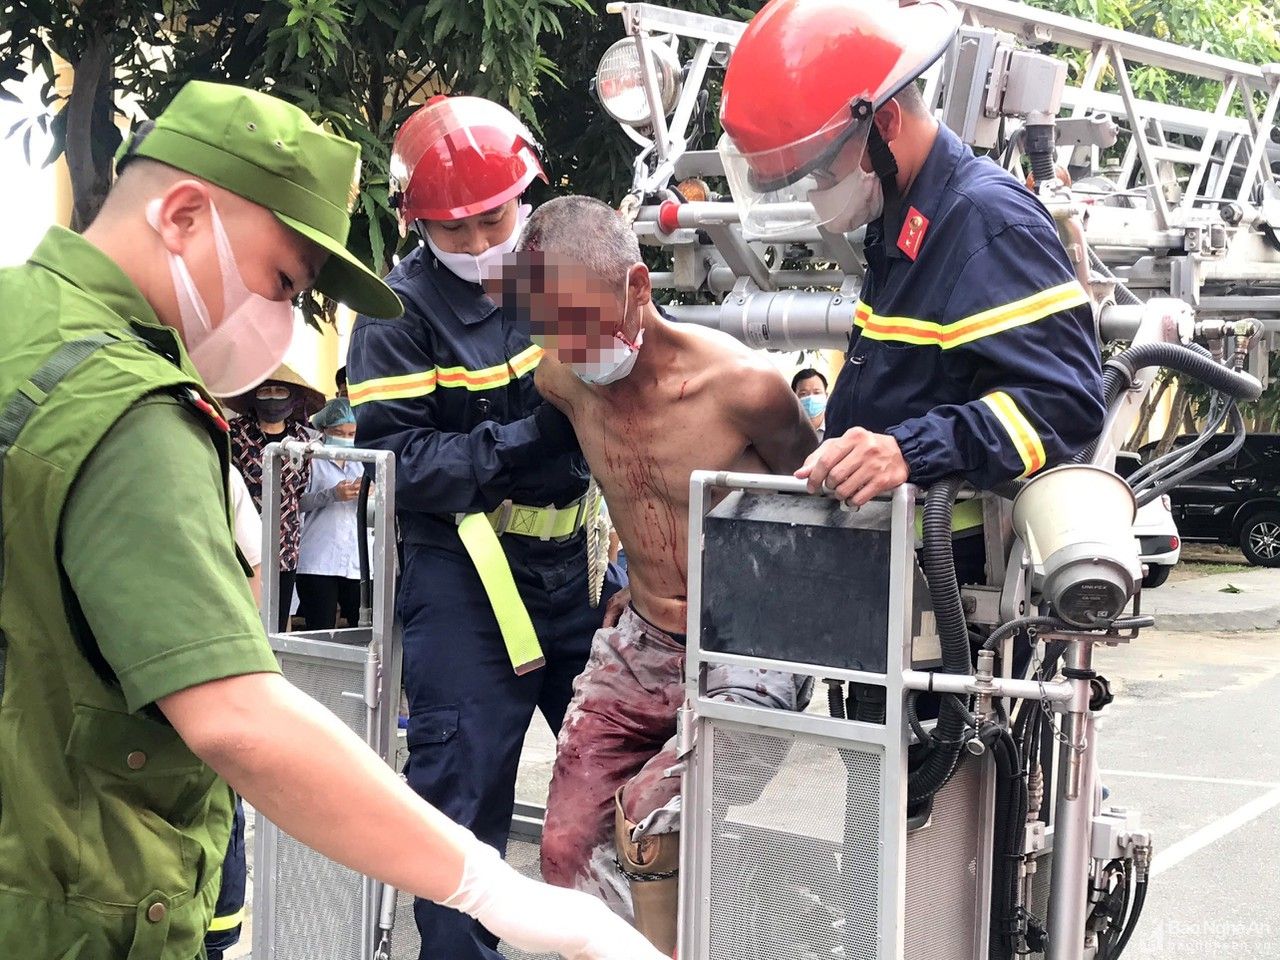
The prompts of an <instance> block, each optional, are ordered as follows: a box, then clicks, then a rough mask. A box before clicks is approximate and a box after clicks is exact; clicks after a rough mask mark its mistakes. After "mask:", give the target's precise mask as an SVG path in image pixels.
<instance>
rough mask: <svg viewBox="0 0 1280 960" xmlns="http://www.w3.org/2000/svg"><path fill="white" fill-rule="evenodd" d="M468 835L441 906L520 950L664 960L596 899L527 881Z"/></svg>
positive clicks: (571, 959) (601, 959)
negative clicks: (455, 881) (457, 874)
mask: <svg viewBox="0 0 1280 960" xmlns="http://www.w3.org/2000/svg"><path fill="white" fill-rule="evenodd" d="M470 839H471V842H470V843H469V844H468V846H467V854H466V861H465V864H464V868H463V872H462V883H461V884H460V885H459V886H458V889H457V890H455V891H454V893H453V895H452V896H451V897H449V899H448V900H445V901H443V905H444V906H446V907H452V908H453V909H454V910H458V911H461V912H462V913H465V914H467V915H468V916H471V917H474V918H475V919H477V920H479V921H480V922H481V923H482V924H483V925H484V926H485V927H486V928H487V929H488V930H489V932H490V933H492V934H494V935H495V936H497V937H499V938H500V939H502V940H504V941H506V942H507V943H509V944H511V945H512V946H513V947H516V948H517V949H519V950H523V951H525V952H526V953H558V954H561V955H562V956H564V957H566V958H568V960H667V958H666V957H665V955H664V954H662V953H660V952H659V951H658V950H657V949H656V948H655V947H654V946H653V945H652V944H650V943H649V941H648V940H646V939H645V938H644V937H642V936H641V935H640V933H639V932H638V931H637V930H636V929H635V928H634V927H632V926H631V924H629V923H627V922H626V921H625V920H623V919H622V918H621V917H619V916H618V915H617V914H615V913H613V912H612V911H611V910H610V909H609V908H608V907H606V906H605V905H604V903H602V902H601V901H600V900H597V899H596V898H595V897H592V896H589V895H587V894H585V893H580V892H578V891H576V890H566V889H564V888H562V887H553V886H550V885H549V884H545V883H539V882H538V881H536V880H530V879H529V878H528V877H526V876H523V875H522V874H520V873H519V871H517V870H515V869H514V868H512V867H510V866H508V865H507V864H506V863H505V862H503V860H502V858H501V857H500V856H498V851H497V850H495V849H493V847H491V846H489V845H488V844H485V843H481V842H480V841H479V840H476V839H475V838H474V837H472V838H470Z"/></svg>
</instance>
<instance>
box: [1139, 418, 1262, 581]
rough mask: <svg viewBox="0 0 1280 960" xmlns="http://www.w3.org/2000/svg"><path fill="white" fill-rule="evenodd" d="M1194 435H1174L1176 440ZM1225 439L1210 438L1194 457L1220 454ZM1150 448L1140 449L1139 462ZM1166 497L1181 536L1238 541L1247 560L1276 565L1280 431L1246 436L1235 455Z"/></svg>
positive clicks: (1227, 439) (1152, 447)
mask: <svg viewBox="0 0 1280 960" xmlns="http://www.w3.org/2000/svg"><path fill="white" fill-rule="evenodd" d="M1194 439H1195V437H1193V436H1184V437H1178V439H1177V440H1176V441H1175V443H1176V444H1177V445H1178V446H1185V445H1186V444H1188V443H1190V442H1191V441H1192V440H1194ZM1230 442H1231V437H1229V436H1218V437H1214V438H1213V439H1212V440H1210V441H1209V442H1208V443H1207V444H1205V446H1204V448H1203V449H1202V450H1201V451H1200V452H1199V453H1198V454H1197V459H1199V460H1203V459H1207V458H1208V457H1211V456H1213V454H1215V453H1220V452H1221V451H1222V450H1224V449H1225V448H1226V446H1227V445H1228V444H1229V443H1230ZM1155 447H1156V445H1155V444H1148V445H1147V446H1145V447H1143V448H1142V451H1141V452H1142V459H1143V460H1144V461H1147V460H1150V458H1151V457H1152V456H1153V455H1154V453H1155ZM1169 496H1170V498H1171V499H1172V501H1173V519H1174V521H1175V522H1176V523H1177V524H1178V531H1179V533H1181V534H1182V539H1184V540H1207V541H1212V542H1217V543H1232V544H1238V545H1239V547H1240V550H1241V552H1242V553H1243V554H1244V556H1245V559H1246V560H1248V561H1249V562H1250V563H1252V564H1256V565H1258V566H1263V567H1280V434H1276V433H1255V434H1250V435H1249V436H1247V437H1246V438H1245V441H1244V446H1243V447H1242V448H1241V449H1240V452H1239V453H1237V454H1236V455H1235V456H1234V457H1232V458H1231V459H1229V460H1226V461H1225V462H1223V463H1220V464H1218V465H1217V466H1216V467H1213V468H1211V469H1210V470H1208V471H1206V472H1205V473H1202V474H1200V475H1199V476H1197V477H1193V478H1192V479H1191V480H1188V481H1187V482H1186V483H1181V484H1179V485H1178V486H1176V487H1174V488H1173V489H1172V490H1170V491H1169Z"/></svg>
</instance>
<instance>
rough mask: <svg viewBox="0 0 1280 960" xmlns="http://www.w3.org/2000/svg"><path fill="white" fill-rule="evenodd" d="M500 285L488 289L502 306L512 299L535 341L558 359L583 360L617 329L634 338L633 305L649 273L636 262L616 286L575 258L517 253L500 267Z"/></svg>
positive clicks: (607, 344)
mask: <svg viewBox="0 0 1280 960" xmlns="http://www.w3.org/2000/svg"><path fill="white" fill-rule="evenodd" d="M491 286H492V285H491ZM500 286H501V290H500V292H499V291H494V290H490V293H491V294H493V293H495V292H497V293H499V295H500V296H501V297H502V298H503V299H502V303H503V306H504V309H505V308H507V307H508V306H509V305H512V304H514V309H515V312H516V315H517V316H525V317H527V318H528V321H529V328H530V336H531V337H532V339H533V341H534V342H535V343H537V344H539V345H540V346H541V347H542V348H543V349H544V350H546V351H547V352H548V353H549V354H551V355H552V356H553V357H555V358H556V359H558V360H560V361H561V362H562V363H568V364H578V365H584V364H590V363H593V362H595V361H598V360H600V358H601V355H602V354H603V353H605V352H607V350H609V349H610V348H612V347H613V345H614V344H615V343H616V342H617V341H618V335H619V334H621V335H622V337H623V338H625V340H626V341H629V342H634V341H635V339H636V337H637V336H638V334H639V332H640V319H639V314H638V313H637V312H636V310H635V307H636V306H637V305H640V304H643V303H644V302H647V300H648V295H649V275H648V271H647V270H646V269H645V268H644V266H643V265H639V264H638V265H636V266H635V267H633V268H632V269H631V271H630V272H629V273H628V287H627V288H621V289H619V288H617V287H616V285H614V284H611V283H609V282H607V281H605V280H604V279H603V278H601V277H600V276H599V275H597V274H595V273H594V272H593V271H592V270H590V269H589V268H587V267H586V266H584V265H583V264H581V263H576V262H573V261H570V260H567V259H564V258H560V257H555V256H552V255H544V254H530V253H522V254H518V255H517V256H516V258H514V263H513V264H509V265H507V266H506V267H505V268H504V270H503V276H502V278H501V281H500ZM628 288H629V289H630V291H631V292H630V296H628ZM628 303H629V304H630V306H629V307H628ZM628 310H629V312H630V315H629V316H628V315H627V313H628Z"/></svg>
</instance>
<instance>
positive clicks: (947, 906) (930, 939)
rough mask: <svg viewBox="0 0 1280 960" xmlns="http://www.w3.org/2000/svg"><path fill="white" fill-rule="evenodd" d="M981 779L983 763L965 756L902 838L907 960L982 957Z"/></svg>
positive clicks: (985, 857) (984, 856)
mask: <svg viewBox="0 0 1280 960" xmlns="http://www.w3.org/2000/svg"><path fill="white" fill-rule="evenodd" d="M986 775H987V764H986V763H985V762H984V761H982V760H977V759H974V758H973V757H969V756H966V757H965V759H964V762H963V763H962V764H961V766H960V769H959V770H957V771H956V775H955V776H954V777H953V778H952V779H951V782H950V783H948V784H947V785H946V786H945V787H943V788H942V790H940V791H939V792H938V795H937V796H936V797H935V798H934V802H933V812H932V814H931V816H930V817H929V820H928V822H927V823H926V824H925V825H924V826H923V827H920V828H919V829H917V830H913V831H912V832H911V833H909V834H907V885H906V886H907V888H906V895H907V905H906V916H905V920H906V943H905V947H904V953H903V955H904V957H905V958H906V960H973V958H974V957H975V956H985V953H984V952H983V951H982V950H981V946H982V944H981V942H980V940H981V937H982V932H981V931H980V930H979V929H978V925H979V923H980V922H981V920H980V916H981V914H982V913H983V911H982V910H981V909H980V907H979V906H978V905H979V904H980V903H982V902H983V901H984V900H985V897H984V895H983V892H982V891H980V890H979V878H984V879H985V877H986V875H987V871H986V861H987V860H988V859H989V846H988V847H984V845H983V835H984V831H983V823H984V820H983V817H982V816H981V815H980V814H981V812H982V803H983V796H982V794H983V791H982V780H983V777H984V776H986ZM989 843H990V840H989V839H988V840H987V844H989Z"/></svg>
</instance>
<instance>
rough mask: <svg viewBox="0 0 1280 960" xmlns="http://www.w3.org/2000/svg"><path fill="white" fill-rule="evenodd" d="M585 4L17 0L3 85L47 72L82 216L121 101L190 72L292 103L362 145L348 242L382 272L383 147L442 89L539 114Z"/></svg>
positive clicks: (2, 60)
mask: <svg viewBox="0 0 1280 960" xmlns="http://www.w3.org/2000/svg"><path fill="white" fill-rule="evenodd" d="M589 12H590V7H589V5H588V3H587V0H429V2H425V3H416V2H414V3H406V2H399V0H164V2H163V3H161V4H156V3H155V2H151V3H145V2H141V0H8V2H6V3H5V4H4V5H3V6H2V7H0V85H3V84H4V83H5V82H9V81H15V80H20V79H22V78H23V77H25V76H27V75H29V74H32V73H39V74H42V75H43V76H45V77H46V80H47V82H46V84H45V89H44V100H45V103H46V105H47V106H48V114H47V115H45V116H41V117H39V118H37V119H36V121H35V122H36V123H38V124H39V125H41V126H43V127H45V128H46V129H49V130H51V131H52V133H53V135H54V140H55V146H54V150H53V154H52V155H51V156H50V157H49V158H48V159H49V160H53V159H56V157H57V156H58V155H60V154H61V153H62V152H63V151H64V150H65V152H66V155H67V159H68V162H69V163H70V165H71V168H72V185H73V193H74V204H75V211H76V216H75V225H76V226H79V227H83V226H84V225H85V224H87V223H88V222H89V221H90V220H91V219H92V218H93V215H94V214H95V213H96V212H97V209H98V207H99V206H100V205H101V202H102V197H103V196H104V195H105V191H106V187H107V185H108V184H109V183H110V176H111V157H112V155H113V153H114V151H115V149H116V147H117V146H118V145H119V142H120V135H119V132H118V130H117V128H116V125H115V120H116V118H117V116H118V115H119V113H120V112H122V111H124V110H126V109H130V110H131V111H138V110H140V111H141V112H142V113H144V114H146V115H150V116H154V115H155V113H156V112H158V111H159V110H161V109H163V108H164V106H165V105H166V104H167V103H168V101H169V100H170V99H171V98H172V96H173V95H174V93H175V92H176V91H177V90H178V88H179V87H181V85H182V84H183V83H185V82H187V81H188V80H190V79H206V80H221V81H226V82H230V83H238V84H243V85H245V86H248V87H253V88H255V89H260V90H266V91H268V92H271V93H274V94H276V95H278V96H281V97H283V98H285V99H287V100H290V101H292V102H294V103H296V104H298V105H299V106H301V107H302V108H303V109H304V110H306V111H307V112H308V113H309V114H311V116H312V117H314V118H315V119H316V120H318V121H321V122H325V123H328V124H329V125H330V126H332V127H333V128H334V129H335V130H337V131H338V132H340V133H342V134H343V135H345V136H348V137H350V138H352V139H354V140H356V141H358V142H359V143H360V144H361V146H362V148H363V157H364V166H363V178H362V179H363V183H362V186H363V187H364V190H363V191H362V194H361V199H360V204H361V205H360V207H359V208H358V210H357V211H356V213H357V216H356V220H355V222H354V223H353V225H352V235H351V241H350V247H351V249H352V251H353V252H355V253H356V254H357V255H358V256H360V257H361V258H362V259H364V260H365V262H367V263H369V264H371V265H373V266H374V267H375V268H383V269H385V268H386V267H387V266H388V265H389V260H390V255H391V252H392V251H393V250H394V247H395V244H396V242H397V239H398V237H397V230H396V226H395V219H394V217H393V215H392V213H391V210H390V209H389V207H388V205H387V163H388V155H389V144H390V142H391V138H392V134H393V133H394V132H395V129H396V128H397V127H398V126H399V124H400V123H401V122H403V120H404V119H405V118H406V117H407V116H408V114H409V113H410V112H411V111H412V109H413V106H414V105H415V104H416V103H420V102H422V101H423V100H425V99H426V97H427V96H429V95H430V94H432V93H436V92H443V91H447V90H452V91H456V92H466V93H474V94H477V95H479V96H484V97H489V98H491V99H494V100H497V101H499V102H502V103H506V104H508V105H509V106H510V107H511V108H512V109H513V110H515V111H516V112H517V113H519V114H521V115H522V116H523V117H525V118H526V119H527V120H529V121H530V122H531V123H535V125H536V121H537V116H536V114H535V112H534V106H533V102H532V100H531V93H533V92H536V91H537V90H538V89H539V88H540V87H542V86H544V85H547V84H550V85H555V84H556V83H557V82H558V71H557V67H556V64H555V62H554V61H553V60H552V59H551V58H550V57H549V56H548V55H547V54H546V52H545V50H544V47H543V44H544V42H546V41H548V40H555V39H558V38H560V36H561V35H562V34H563V32H564V19H565V18H566V17H568V16H576V15H582V14H586V13H589ZM55 55H56V56H57V57H60V58H62V59H64V60H66V61H68V62H70V63H71V64H72V66H74V67H75V68H76V69H75V85H74V87H73V89H72V91H71V95H70V97H69V98H67V99H66V100H59V99H57V97H56V94H55V93H54V83H53V79H54V70H55V60H54V57H55ZM136 115H137V114H136V112H134V113H131V116H132V117H135V118H136ZM14 132H15V133H17V134H29V131H22V130H20V129H19V130H16V131H14Z"/></svg>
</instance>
